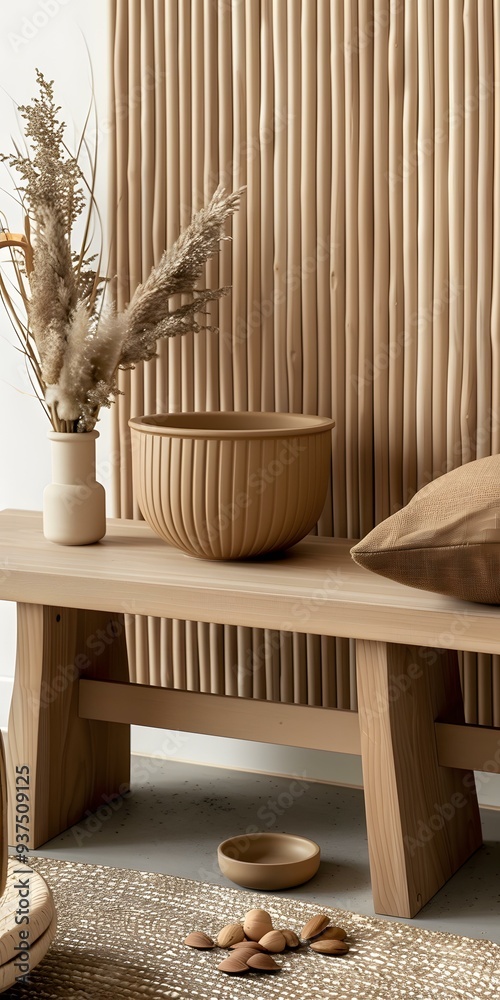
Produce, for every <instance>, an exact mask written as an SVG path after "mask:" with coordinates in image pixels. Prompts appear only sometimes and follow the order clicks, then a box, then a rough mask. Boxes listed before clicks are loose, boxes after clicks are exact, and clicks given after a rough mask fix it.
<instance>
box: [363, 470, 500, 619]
mask: <svg viewBox="0 0 500 1000" xmlns="http://www.w3.org/2000/svg"><path fill="white" fill-rule="evenodd" d="M351 555H352V557H353V559H354V561H355V562H357V563H359V565H360V566H364V567H365V568H366V569H370V570H372V571H373V572H374V573H379V574H380V575H381V576H387V577H389V578H390V579H391V580H396V581H397V582H398V583H405V584H407V585H408V586H409V587H420V588H421V589H422V590H433V591H434V592H435V593H437V594H448V595H449V596H451V597H460V598H462V599H463V600H465V601H476V602H478V603H480V604H500V456H499V455H494V456H492V457H491V458H481V459H479V460H478V461H476V462H469V463H468V464H467V465H462V466H461V467H460V468H459V469H453V471H452V472H448V473H447V474H446V475H445V476H440V477H439V479H435V480H434V481H433V482H432V483H429V484H428V485H427V486H424V487H423V489H421V490H420V491H419V492H418V493H416V494H415V496H414V497H413V499H412V500H410V502H409V504H407V506H406V507H403V509H402V510H399V511H398V512H397V513H396V514H393V515H392V517H388V518H387V520H386V521H382V523H381V524H379V525H377V527H376V528H374V529H373V531H370V534H369V535H366V538H363V539H362V541H360V542H358V544H357V545H355V546H354V548H352V549H351Z"/></svg>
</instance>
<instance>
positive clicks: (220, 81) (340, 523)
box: [110, 0, 500, 724]
mask: <svg viewBox="0 0 500 1000" xmlns="http://www.w3.org/2000/svg"><path fill="white" fill-rule="evenodd" d="M111 16H112V23H113V32H112V39H113V95H112V96H113V100H114V102H115V105H116V107H122V106H123V103H124V100H125V99H126V96H127V94H128V93H130V94H133V97H132V99H131V102H130V109H129V111H130V113H129V114H128V115H123V114H122V115H116V128H115V131H114V133H113V137H112V186H111V189H110V190H111V201H112V202H114V206H115V208H114V220H113V233H114V234H115V239H114V249H113V258H112V259H113V265H112V267H113V271H115V272H116V274H117V276H118V281H117V282H116V299H117V302H118V304H119V305H120V304H121V305H123V304H124V303H125V302H126V301H127V298H128V296H129V294H130V290H131V289H132V287H133V285H134V283H135V282H136V281H137V280H139V277H140V276H141V275H142V274H144V272H145V271H147V270H148V268H149V266H150V263H151V260H152V259H153V258H154V259H157V258H158V256H159V254H160V253H161V252H162V249H163V247H164V245H166V244H168V243H171V242H173V239H175V237H176V235H177V233H178V231H179V227H180V226H183V225H185V224H186V222H187V221H188V219H189V217H190V214H191V210H192V208H195V207H198V206H199V205H200V204H201V203H202V202H203V201H205V200H206V199H207V197H208V195H209V193H210V190H209V189H210V188H211V187H212V186H213V187H214V186H215V182H216V181H217V179H218V178H219V177H221V179H222V180H223V181H224V182H225V183H226V186H236V184H240V183H243V182H245V181H247V182H248V184H249V190H248V196H247V200H246V203H245V204H244V206H243V210H242V212H240V213H239V214H238V216H237V217H236V219H235V221H234V227H233V233H234V242H233V244H232V246H231V245H230V244H228V243H226V244H224V245H223V248H222V253H221V255H220V257H219V259H218V262H217V271H216V269H215V268H212V270H209V272H208V273H209V280H210V282H211V283H218V281H219V280H220V282H221V283H226V282H227V283H229V282H232V284H233V295H232V298H228V299H226V300H223V301H222V302H221V303H220V307H217V309H216V310H214V312H213V314H212V315H213V316H214V317H215V316H216V315H217V314H218V319H219V322H220V327H221V334H220V335H219V338H218V339H215V338H214V337H213V336H212V337H211V336H210V335H205V334H202V335H201V336H199V337H196V338H193V336H192V335H190V336H188V337H186V338H183V339H182V342H178V343H171V344H169V345H165V344H164V345H161V346H160V360H159V362H158V363H157V364H156V369H157V371H156V377H155V371H154V367H155V365H152V366H151V367H150V368H148V369H147V371H146V370H145V371H144V372H140V371H137V372H134V373H133V374H130V373H122V374H121V375H120V385H121V387H122V388H123V389H125V392H126V397H125V399H123V398H122V399H120V402H119V405H118V407H117V408H116V410H117V419H115V422H114V444H115V446H116V449H115V450H116V451H117V452H118V453H119V454H120V459H121V461H120V463H119V466H120V468H119V470H118V467H117V472H116V477H115V478H116V481H117V483H118V485H119V494H120V495H119V502H120V511H121V512H122V513H123V514H128V515H129V516H130V514H131V513H132V514H136V515H137V510H136V508H135V506H134V500H133V496H132V489H131V471H130V456H129V449H128V443H127V419H128V416H129V413H130V412H134V411H135V410H137V409H138V408H139V409H140V408H141V407H144V408H145V409H153V408H155V409H170V410H175V409H187V408H191V407H193V406H196V407H197V408H205V407H207V406H208V407H210V408H216V407H219V406H221V407H223V408H225V409H229V408H232V407H236V408H240V409H241V408H242V409H245V408H247V407H249V408H259V407H264V406H265V407H269V408H271V409H272V408H276V409H278V410H279V409H281V410H288V409H291V410H293V409H311V410H315V411H316V412H325V413H328V412H329V413H332V415H333V416H334V417H335V419H336V422H337V426H336V429H335V431H334V433H333V437H332V446H333V447H332V479H331V484H330V488H329V494H328V499H327V504H326V507H325V511H324V514H323V515H322V518H321V520H320V526H319V527H320V531H322V532H325V533H330V532H333V531H334V532H335V533H336V534H338V535H344V536H345V535H346V534H357V533H358V532H364V531H365V530H367V528H368V527H369V526H370V523H371V520H372V519H373V520H380V519H381V517H383V516H386V515H387V514H388V513H389V512H390V510H392V509H394V508H395V507H397V506H400V505H401V504H402V503H405V502H407V500H408V499H409V498H410V496H411V495H412V494H413V493H414V492H415V490H416V489H417V488H418V487H419V486H421V485H423V482H425V481H426V480H427V479H428V478H430V477H431V476H433V475H434V476H435V475H436V474H438V473H441V472H443V471H445V469H446V468H448V467H452V466H454V465H458V464H460V463H461V462H463V461H466V460H470V459H471V458H474V457H475V456H476V454H477V455H478V456H479V455H481V454H489V453H490V452H491V450H493V452H494V453H497V452H498V451H499V450H500V431H499V429H498V428H499V427H500V418H498V416H495V413H496V411H498V409H499V406H500V402H499V400H498V397H499V395H500V388H499V386H500V377H499V376H498V357H499V355H500V349H499V346H498V344H499V341H498V332H497V331H498V327H499V322H498V317H499V315H500V305H499V302H500V292H499V279H498V277H497V274H498V260H497V257H498V256H499V254H498V246H499V245H500V239H499V236H498V232H499V228H500V227H499V226H498V225H497V224H496V219H497V216H498V202H499V201H500V195H499V187H500V181H498V170H497V169H496V166H497V161H498V160H499V159H500V153H499V148H500V140H499V135H500V125H499V121H500V111H499V103H500V102H499V101H498V100H495V99H494V96H495V95H494V93H493V91H494V88H493V89H492V91H491V92H490V93H488V92H486V93H484V92H482V91H480V90H479V84H480V82H481V81H484V80H486V81H487V80H488V77H492V78H493V77H494V78H498V76H499V65H500V64H499V58H500V57H499V49H500V37H499V35H500V25H499V20H500V18H499V15H498V9H497V6H496V4H495V3H493V0H479V2H478V3H477V4H476V3H473V2H472V0H457V2H456V3H455V2H453V3H450V2H449V0H444V2H443V3H442V4H441V3H440V4H439V5H438V4H435V3H431V2H430V0H419V2H417V0H406V3H405V4H404V5H401V4H399V3H398V2H396V0H374V2H373V3H368V0H343V2H339V3H335V4H330V3H328V0H317V2H315V3H308V2H304V0H287V2H283V3H281V2H276V0H258V3H256V4H252V5H250V4H248V5H245V4H242V3H240V2H239V0H232V2H231V0H228V2H227V3H223V4H218V5H217V4H212V3H210V2H208V0H201V2H200V3H193V2H192V0H173V2H172V3H171V4H170V3H169V4H164V3H163V0H141V2H140V3H139V4H136V3H132V2H131V0H130V2H129V3H126V4H123V5H119V4H113V3H112V4H111ZM372 27H373V29H374V30H372ZM314 48H315V58H311V51H312V50H313V49H314ZM149 63H153V64H154V76H151V77H150V76H147V75H146V73H147V71H148V69H149V65H148V64H149ZM150 79H154V86H153V87H151V86H150V85H149V81H150ZM370 79H372V80H373V87H372V90H371V92H370V87H369V85H368V84H369V81H370ZM137 85H139V94H140V96H139V97H137V91H136V89H135V88H136V87H137ZM478 94H479V98H478V96H477V95H478ZM371 109H372V110H371ZM372 129H373V149H372ZM439 129H442V133H440V132H439V131H438V130H439ZM151 132H154V136H153V137H151V136H150V133H151ZM269 132H271V141H268V135H269ZM441 135H442V137H441ZM419 140H420V143H419V146H418V147H417V142H418V141H419ZM254 150H256V154H255V155H254ZM165 175H166V180H167V183H166V184H165ZM371 176H373V187H372V184H371V180H370V178H371ZM138 177H139V178H140V179H141V183H138V182H137V178H138ZM212 180H214V184H213V185H212ZM372 199H373V207H372ZM492 203H493V207H494V210H493V212H492V210H491V206H492ZM372 211H373V225H374V231H373V236H372V235H371V230H370V224H371V216H372ZM255 218H257V219H258V225H257V226H256V227H255V226H254V225H253V221H254V219H255ZM322 240H323V241H324V242H326V243H329V253H328V254H327V255H325V258H324V259H323V258H322V257H321V254H320V252H319V249H318V248H320V246H321V241H322ZM311 251H313V256H314V252H316V255H317V256H316V272H315V275H314V280H313V281H312V283H310V281H309V277H308V274H307V272H308V268H309V258H310V256H311ZM371 254H372V255H373V257H371ZM448 262H449V273H448ZM346 266H347V270H346V269H345V267H346ZM297 268H298V271H299V272H300V271H301V272H302V273H301V275H300V281H297V280H294V278H295V275H296V273H297ZM372 268H373V297H372V292H371V281H372V277H371V275H372ZM294 269H295V271H294ZM443 289H444V293H443ZM447 289H448V294H447V295H446V290H447ZM440 296H441V299H442V300H443V302H444V308H443V307H442V305H441V303H440V301H439V299H440ZM446 298H448V301H446ZM268 299H270V300H272V303H273V307H274V308H273V309H272V310H267V311H265V310H264V303H265V302H266V301H267V300H268ZM255 303H257V313H258V312H259V310H260V317H259V318H258V319H257V324H256V325H257V331H258V336H257V337H256V338H255V336H253V337H252V336H249V334H251V333H252V330H253V327H254V325H255V317H256V313H255V309H254V308H253V307H254V305H255ZM297 318H298V321H297ZM311 330H312V331H313V336H312V337H311ZM228 345H229V346H228ZM401 345H402V346H401ZM366 372H368V373H370V377H369V379H368V380H366V381H365V382H363V381H362V376H363V375H364V374H365V373H366ZM356 380H357V381H356ZM478 380H479V381H480V385H481V391H478V388H477V386H478ZM430 388H432V405H431V406H429V404H428V402H427V393H428V390H429V389H430ZM483 390H484V391H483ZM424 403H425V406H424ZM490 409H491V410H492V414H490ZM490 435H491V439H490ZM372 448H373V457H374V468H373V470H371V468H370V455H371V449H372ZM417 466H418V467H417ZM346 484H347V485H346ZM127 634H128V637H129V640H130V644H131V660H132V663H133V664H134V663H135V666H133V669H134V670H135V674H136V676H137V677H144V678H146V677H149V678H157V677H158V676H160V677H161V679H162V683H169V684H174V685H176V684H185V685H187V686H189V687H191V688H193V689H196V686H197V685H198V686H200V685H201V684H203V685H205V690H210V689H211V686H214V687H216V688H217V689H220V688H221V687H222V688H223V689H224V690H228V692H231V693H236V691H239V693H243V692H246V693H247V694H248V693H253V694H254V696H255V695H256V696H258V697H270V696H273V694H274V696H275V695H276V691H277V690H278V689H279V693H280V697H282V698H284V699H285V700H293V699H294V698H297V697H299V698H304V699H307V700H310V699H311V698H312V699H313V701H316V700H317V699H318V698H319V699H320V701H321V702H322V703H323V704H338V705H342V706H343V707H348V706H349V705H350V706H352V705H354V704H355V688H354V676H353V661H352V659H351V664H349V657H348V655H347V648H346V647H347V645H348V644H347V643H346V642H345V641H344V640H342V641H339V640H335V641H334V640H324V639H321V640H315V639H311V638H309V639H304V638H301V637H293V636H289V635H287V636H283V635H279V636H272V635H271V636H270V635H268V633H267V632H263V631H262V630H254V632H253V634H252V632H249V631H248V630H238V632H236V631H235V630H233V629H217V627H216V626H213V627H211V628H210V627H208V626H203V625H197V624H196V623H192V624H191V625H184V624H183V623H179V622H162V623H161V627H160V632H158V623H155V622H154V621H153V620H151V621H149V622H142V621H141V620H140V619H134V618H133V616H132V615H129V616H127ZM195 636H196V641H195V638H194V637H195ZM132 647H133V648H132ZM158 650H159V651H158ZM259 650H260V654H259ZM334 651H335V653H336V656H334V655H333V652H334ZM158 657H159V658H160V660H161V661H162V662H161V665H160V670H159V671H158V662H157V661H158ZM165 657H166V660H165V662H163V661H164V658H165ZM252 657H254V659H255V662H256V664H257V665H258V676H257V677H255V678H254V680H253V682H252V678H251V671H250V670H248V667H246V666H245V664H247V665H248V663H249V662H250V661H251V658H252ZM498 662H500V661H498ZM498 662H497V661H495V662H494V664H493V668H492V666H491V662H490V659H489V658H486V657H481V658H479V660H478V659H477V657H475V656H474V655H473V654H467V655H466V656H465V657H464V661H463V681H464V688H465V692H466V702H467V713H468V718H469V720H470V721H474V719H479V721H481V722H483V723H487V722H488V721H489V720H490V719H492V720H495V721H496V722H497V724H498V718H499V717H500V669H499V667H498ZM235 666H236V670H234V669H233V668H234V667H235ZM238 667H240V669H239V673H238ZM200 671H201V677H200ZM246 674H250V679H249V678H248V676H246Z"/></svg>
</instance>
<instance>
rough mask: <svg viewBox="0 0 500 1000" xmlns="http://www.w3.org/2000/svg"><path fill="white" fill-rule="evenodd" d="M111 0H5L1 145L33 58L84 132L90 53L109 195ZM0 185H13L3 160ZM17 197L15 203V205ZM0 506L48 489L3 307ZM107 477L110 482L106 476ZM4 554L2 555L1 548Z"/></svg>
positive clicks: (36, 417)
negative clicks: (109, 37)
mask: <svg viewBox="0 0 500 1000" xmlns="http://www.w3.org/2000/svg"><path fill="white" fill-rule="evenodd" d="M106 8H107V3H106V2H105V0H21V2H19V0H16V2H15V3H14V2H13V3H7V2H4V3H2V5H1V8H0V65H1V66H2V79H1V84H2V88H3V89H2V90H0V151H2V152H8V151H9V150H10V148H11V140H10V137H11V135H14V136H15V135H18V134H19V123H18V120H17V116H16V112H15V105H17V104H19V103H22V102H27V101H29V100H30V98H31V96H32V95H33V93H34V87H35V67H38V68H39V69H41V70H42V71H43V72H44V74H45V76H46V77H48V78H49V79H52V78H53V79H54V80H55V84H56V96H57V100H58V103H61V104H62V106H63V112H64V119H65V121H66V122H67V123H68V127H69V128H68V136H69V138H70V139H71V138H72V137H73V136H74V135H75V134H78V131H79V128H80V127H81V125H82V123H83V120H84V116H85V112H86V108H87V104H88V101H89V98H90V93H91V84H90V71H89V55H88V53H87V47H88V51H89V54H90V61H91V63H92V68H93V72H94V80H95V93H96V98H97V103H98V111H99V121H100V129H99V157H100V171H99V177H98V186H97V198H98V201H99V204H100V205H101V206H102V210H103V213H104V214H105V212H106V204H107V155H106V154H107V131H106V122H107V99H108V92H107V85H108V80H107V76H108V23H107V10H106ZM0 170H1V172H0V177H1V180H0V187H6V186H8V184H9V181H8V177H7V175H6V173H5V170H4V169H3V168H0ZM11 205H12V206H13V210H12V212H11V208H10V206H11ZM6 206H9V207H8V216H9V224H10V227H11V228H12V229H14V230H18V229H20V228H21V226H22V219H21V216H20V213H19V212H18V210H17V209H16V207H15V205H14V203H13V202H9V199H8V197H7V195H4V194H3V193H2V192H0V208H4V209H5V207H6ZM0 373H1V375H0V379H1V380H0V427H2V435H1V437H0V470H1V473H0V510H1V509H3V508H6V507H20V508H26V509H40V507H41V498H42V490H43V487H44V485H45V483H46V482H47V478H48V475H49V451H48V444H47V440H46V436H45V435H46V430H47V425H46V419H45V417H44V415H43V413H42V411H41V409H40V406H39V404H38V403H37V401H36V400H34V399H32V398H30V396H29V395H25V394H23V393H29V392H30V388H29V384H28V382H27V379H26V377H25V374H24V372H23V367H22V364H20V356H19V355H18V354H17V353H16V352H15V350H14V348H13V340H12V336H11V331H10V327H9V324H8V321H7V320H6V317H5V316H4V314H3V313H2V312H0ZM99 429H100V432H101V440H100V441H99V442H98V445H99V455H98V463H99V458H100V459H104V458H105V457H106V454H107V452H108V450H109V415H108V414H107V413H105V414H104V416H103V419H102V421H101V424H100V428H99ZM103 482H104V485H105V486H107V487H108V490H109V483H106V482H105V481H104V480H103ZM0 558H1V554H0ZM0 636H1V642H0V727H3V728H4V727H5V726H6V723H7V716H8V708H9V702H10V694H11V690H12V677H13V673H14V655H15V619H14V607H13V606H11V605H5V604H2V603H1V602H0ZM133 746H134V749H135V750H137V751H141V752H145V753H150V754H152V755H155V756H167V757H177V758H178V759H184V760H192V761H200V762H203V763H214V764H221V765H229V766H232V767H242V768H247V769H252V770H253V769H254V770H261V771H273V772H275V773H282V774H285V773H286V774H306V775H308V776H309V777H310V778H314V777H316V778H320V779H324V780H335V781H338V782H342V783H347V784H361V780H362V777H361V766H360V761H359V760H358V759H357V758H354V757H349V756H348V755H345V754H327V753H318V752H314V751H304V752H300V751H297V750H290V749H285V748H280V747H269V746H268V745H264V744H255V743H247V742H241V741H234V740H225V739H215V738H213V737H201V736H193V735H191V734H185V733H168V732H164V731H161V730H160V731H159V730H148V729H137V728H134V732H133ZM481 797H482V800H483V801H484V802H485V803H486V802H491V803H494V804H497V805H499V806H500V781H499V779H498V778H497V777H496V776H488V780H486V781H485V782H484V783H483V784H482V787H481Z"/></svg>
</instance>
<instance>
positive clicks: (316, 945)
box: [311, 938, 349, 955]
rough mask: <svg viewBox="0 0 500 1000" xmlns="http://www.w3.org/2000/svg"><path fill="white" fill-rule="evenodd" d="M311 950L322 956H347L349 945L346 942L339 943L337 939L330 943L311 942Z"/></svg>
mask: <svg viewBox="0 0 500 1000" xmlns="http://www.w3.org/2000/svg"><path fill="white" fill-rule="evenodd" d="M311 948H312V950H313V951H318V952H319V953H320V955H347V952H348V951H349V945H348V944H346V943H345V941H338V940H336V939H335V938H332V939H331V940H330V941H311Z"/></svg>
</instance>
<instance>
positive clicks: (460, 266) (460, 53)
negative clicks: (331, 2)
mask: <svg viewBox="0 0 500 1000" xmlns="http://www.w3.org/2000/svg"><path fill="white" fill-rule="evenodd" d="M449 15H450V19H449V61H450V80H449V102H450V115H449V160H448V226H449V268H450V271H449V288H450V303H449V358H448V385H447V407H446V421H447V468H448V469H454V468H455V466H456V465H458V464H459V462H460V455H461V451H462V436H461V428H460V407H459V406H458V405H457V400H459V399H460V398H461V393H462V371H463V354H464V123H463V116H462V115H460V114H459V110H458V109H460V108H463V106H464V34H463V4H462V3H452V4H451V6H450V10H449Z"/></svg>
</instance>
